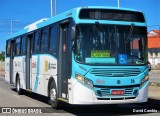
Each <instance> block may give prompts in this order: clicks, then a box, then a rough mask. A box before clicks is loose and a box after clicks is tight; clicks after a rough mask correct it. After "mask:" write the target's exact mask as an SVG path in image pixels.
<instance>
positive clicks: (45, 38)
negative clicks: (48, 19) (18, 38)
mask: <svg viewBox="0 0 160 116" xmlns="http://www.w3.org/2000/svg"><path fill="white" fill-rule="evenodd" d="M41 39H42V40H41V52H46V51H47V50H48V28H45V29H43V30H42V38H41Z"/></svg>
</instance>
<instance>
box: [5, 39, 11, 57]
mask: <svg viewBox="0 0 160 116" xmlns="http://www.w3.org/2000/svg"><path fill="white" fill-rule="evenodd" d="M6 48H7V50H6V51H7V52H6V55H7V56H10V48H11V41H7V47H6Z"/></svg>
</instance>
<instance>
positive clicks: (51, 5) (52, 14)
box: [50, 0, 53, 17]
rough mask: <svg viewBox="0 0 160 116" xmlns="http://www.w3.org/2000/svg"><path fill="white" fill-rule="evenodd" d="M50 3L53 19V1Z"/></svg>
mask: <svg viewBox="0 0 160 116" xmlns="http://www.w3.org/2000/svg"><path fill="white" fill-rule="evenodd" d="M50 1H51V17H53V6H52V4H53V1H52V0H50Z"/></svg>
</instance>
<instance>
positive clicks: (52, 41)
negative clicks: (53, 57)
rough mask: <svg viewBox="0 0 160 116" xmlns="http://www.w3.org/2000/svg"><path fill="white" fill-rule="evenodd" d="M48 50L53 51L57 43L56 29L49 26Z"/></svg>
mask: <svg viewBox="0 0 160 116" xmlns="http://www.w3.org/2000/svg"><path fill="white" fill-rule="evenodd" d="M49 34H50V35H49V37H50V38H49V51H50V52H55V50H56V45H57V29H56V27H51V28H50V30H49Z"/></svg>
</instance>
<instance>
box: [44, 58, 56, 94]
mask: <svg viewBox="0 0 160 116" xmlns="http://www.w3.org/2000/svg"><path fill="white" fill-rule="evenodd" d="M44 74H45V80H44V95H45V96H48V83H49V79H50V78H51V77H53V79H54V80H55V83H56V85H57V59H56V58H55V57H54V56H52V55H45V59H44Z"/></svg>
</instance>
